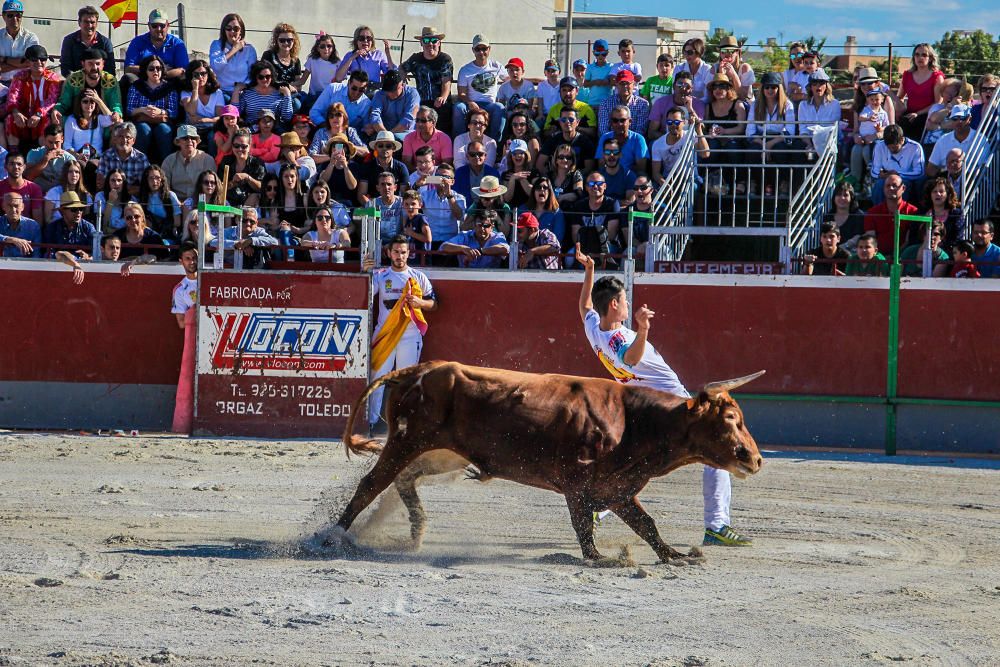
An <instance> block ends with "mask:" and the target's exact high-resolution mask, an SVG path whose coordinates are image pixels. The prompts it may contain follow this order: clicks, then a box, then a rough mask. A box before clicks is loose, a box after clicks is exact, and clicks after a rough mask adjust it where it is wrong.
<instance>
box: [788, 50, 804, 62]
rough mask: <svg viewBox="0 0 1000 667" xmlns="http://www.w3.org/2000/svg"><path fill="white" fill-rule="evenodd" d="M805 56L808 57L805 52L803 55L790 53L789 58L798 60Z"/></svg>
mask: <svg viewBox="0 0 1000 667" xmlns="http://www.w3.org/2000/svg"><path fill="white" fill-rule="evenodd" d="M805 55H806V54H805V52H801V53H789V54H788V57H789V58H790V59H792V60H798V59H799V58H803V57H805Z"/></svg>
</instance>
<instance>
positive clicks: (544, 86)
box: [535, 80, 579, 116]
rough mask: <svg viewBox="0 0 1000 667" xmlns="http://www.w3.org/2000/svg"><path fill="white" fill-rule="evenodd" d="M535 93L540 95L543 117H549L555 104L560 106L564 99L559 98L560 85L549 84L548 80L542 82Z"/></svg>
mask: <svg viewBox="0 0 1000 667" xmlns="http://www.w3.org/2000/svg"><path fill="white" fill-rule="evenodd" d="M535 92H536V93H538V97H539V98H541V100H542V115H543V116H545V115H548V113H549V109H551V108H552V105H553V104H558V103H559V102H561V101H562V98H561V97H559V84H558V83H556V85H554V86H553V85H552V84H551V83H549V82H548V80H545V81H541V82H540V83H539V84H538V87H537V88H536V89H535ZM578 99H579V98H578Z"/></svg>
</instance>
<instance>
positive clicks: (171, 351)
mask: <svg viewBox="0 0 1000 667" xmlns="http://www.w3.org/2000/svg"><path fill="white" fill-rule="evenodd" d="M2 264H3V266H4V267H5V268H4V269H3V270H0V308H2V309H3V312H4V315H5V316H4V320H3V324H2V325H0V332H2V333H3V334H4V341H5V344H4V345H2V346H0V380H7V381H50V382H57V381H61V382H104V383H121V384H128V383H136V384H167V385H169V384H174V383H175V382H176V379H177V369H178V367H179V364H180V353H181V332H180V331H179V330H178V329H177V326H176V324H175V322H174V319H173V316H172V315H171V314H170V308H169V305H170V294H171V290H172V288H173V286H174V284H176V282H177V281H178V280H179V273H178V274H177V275H166V274H164V273H163V272H165V271H167V270H173V269H168V268H167V267H159V268H158V269H157V271H158V273H153V274H151V273H144V274H143V273H140V275H135V276H133V277H130V278H127V279H125V278H122V277H120V276H119V275H118V274H117V273H108V272H105V271H110V270H113V269H114V267H100V268H98V267H94V268H92V269H88V273H87V278H86V281H85V283H84V284H83V285H82V286H74V285H73V284H72V282H71V281H70V276H69V272H68V270H67V269H66V267H57V266H55V265H51V264H46V265H44V269H43V270H37V268H38V267H39V265H38V264H37V263H33V264H32V263H29V262H24V263H23V264H25V265H29V266H31V267H32V269H36V270H27V269H26V270H11V269H10V268H9V267H11V266H20V264H21V263H18V264H14V263H13V262H10V261H5V262H3V263H2ZM140 271H142V269H140ZM459 275H460V274H457V273H456V272H440V271H439V272H435V273H433V274H432V280H433V282H434V285H435V289H436V290H437V293H438V296H439V299H440V304H441V307H440V309H439V310H438V311H437V312H435V313H432V314H430V315H429V316H428V320H429V323H430V331H429V333H428V336H427V339H426V347H425V349H424V355H423V356H424V359H455V360H458V361H463V362H467V363H475V364H484V365H491V366H501V367H507V368H515V369H520V370H526V371H542V372H565V373H573V374H581V375H594V376H603V374H604V371H603V370H602V369H601V367H600V365H599V364H598V362H597V361H596V359H595V357H594V355H593V354H592V353H590V351H589V350H588V347H587V343H586V339H585V338H584V335H583V331H582V326H581V324H580V320H579V315H578V313H577V306H576V304H577V297H578V294H579V285H580V283H579V281H580V279H582V275H580V274H575V273H569V272H566V273H560V275H558V276H552V277H549V276H546V277H545V280H544V281H538V282H514V281H510V280H507V279H506V276H505V275H503V274H500V275H495V276H487V275H486V274H471V273H470V274H464V276H462V277H463V279H462V280H459V279H458V278H459ZM486 277H489V278H490V279H489V280H481V279H480V278H486ZM494 278H496V279H494ZM662 278H663V281H662V282H655V281H644V282H640V284H637V285H636V290H635V294H636V301H637V302H639V303H647V304H648V305H649V306H650V307H651V308H653V309H654V310H655V311H656V312H657V315H656V319H655V320H654V325H653V341H654V343H655V344H656V346H657V348H658V349H660V350H661V351H662V352H663V355H664V357H665V358H666V359H667V361H668V363H670V364H671V365H672V366H673V367H674V368H675V369H677V371H678V373H679V375H680V377H681V378H683V380H684V381H685V383H687V384H688V385H689V386H690V387H692V388H696V387H698V386H700V385H701V384H702V383H704V382H706V381H710V380H716V379H720V378H725V377H732V376H735V375H741V374H744V373H748V372H751V371H754V370H757V369H759V368H766V369H767V370H768V374H767V375H766V376H765V377H764V378H761V380H759V381H757V382H755V383H754V386H753V391H754V392H755V393H787V394H839V395H854V396H879V395H884V391H885V389H884V387H885V375H886V327H887V324H886V322H887V307H888V292H887V289H886V288H885V287H884V285H885V284H887V281H884V280H883V281H877V280H871V281H869V282H866V283H857V282H854V281H852V283H850V284H854V285H862V286H861V287H857V286H855V287H853V288H849V287H847V285H848V284H849V283H847V282H841V283H839V285H840V286H839V287H836V288H834V287H831V286H830V285H836V284H838V283H831V282H830V280H836V279H821V278H814V279H813V281H815V282H814V283H812V285H816V286H815V287H813V286H811V285H810V286H807V287H798V286H789V285H802V284H809V283H805V282H803V281H805V280H807V279H805V278H787V279H774V280H772V281H771V282H768V279H762V278H750V277H747V278H741V279H738V280H736V279H734V278H722V277H697V276H674V277H672V278H670V279H667V278H666V277H662ZM734 280H735V282H734ZM650 282H654V283H655V284H649V283H650ZM924 284H925V285H928V286H929V287H934V286H935V285H941V286H945V287H946V289H937V288H935V289H928V288H923V287H921V288H920V289H911V288H907V286H906V285H904V290H903V294H902V316H901V323H900V373H899V395H900V396H909V397H928V398H946V399H948V398H954V399H973V400H1000V383H998V382H996V380H995V378H996V377H1000V362H998V359H997V356H996V354H995V346H994V345H993V344H992V343H991V342H989V341H990V339H991V338H992V334H993V332H995V331H998V330H1000V309H998V308H997V307H996V304H997V303H998V302H1000V299H998V298H997V297H998V296H1000V283H997V284H996V285H997V289H991V288H992V286H993V283H992V281H990V282H989V283H987V282H986V281H980V283H978V285H979V286H978V287H977V288H974V289H973V288H969V290H968V291H954V290H951V289H947V287H948V286H953V284H951V285H947V284H946V283H943V282H940V281H933V283H931V282H927V283H924ZM761 285H769V286H761Z"/></svg>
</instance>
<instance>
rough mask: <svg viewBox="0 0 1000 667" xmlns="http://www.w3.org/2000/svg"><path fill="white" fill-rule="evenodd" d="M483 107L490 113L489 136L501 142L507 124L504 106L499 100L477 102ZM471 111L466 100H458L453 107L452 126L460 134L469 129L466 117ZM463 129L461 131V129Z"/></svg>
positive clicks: (487, 131)
mask: <svg viewBox="0 0 1000 667" xmlns="http://www.w3.org/2000/svg"><path fill="white" fill-rule="evenodd" d="M476 104H478V105H479V107H480V108H481V109H485V110H486V111H487V112H488V113H489V114H490V126H489V128H488V129H487V130H486V134H487V136H489V137H490V138H491V139H493V141H496V142H497V143H500V136H501V135H502V134H503V128H504V125H506V124H507V114H506V110H505V109H504V106H503V105H502V104H499V103H497V102H485V101H484V102H476ZM468 113H469V107H468V105H466V104H465V102H456V103H455V106H453V107H452V109H451V127H452V131H453V132H455V133H456V135H458V134H462V132H465V131H466V129H467V125H468V123H466V122H465V117H466V115H467V114H468ZM459 129H461V132H460V131H459Z"/></svg>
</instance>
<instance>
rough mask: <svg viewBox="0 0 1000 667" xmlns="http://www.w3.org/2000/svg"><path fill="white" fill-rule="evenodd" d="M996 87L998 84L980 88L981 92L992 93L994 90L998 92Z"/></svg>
mask: <svg viewBox="0 0 1000 667" xmlns="http://www.w3.org/2000/svg"><path fill="white" fill-rule="evenodd" d="M996 89H997V87H996V86H983V87H982V88H980V89H979V92H980V93H992V92H996Z"/></svg>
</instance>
